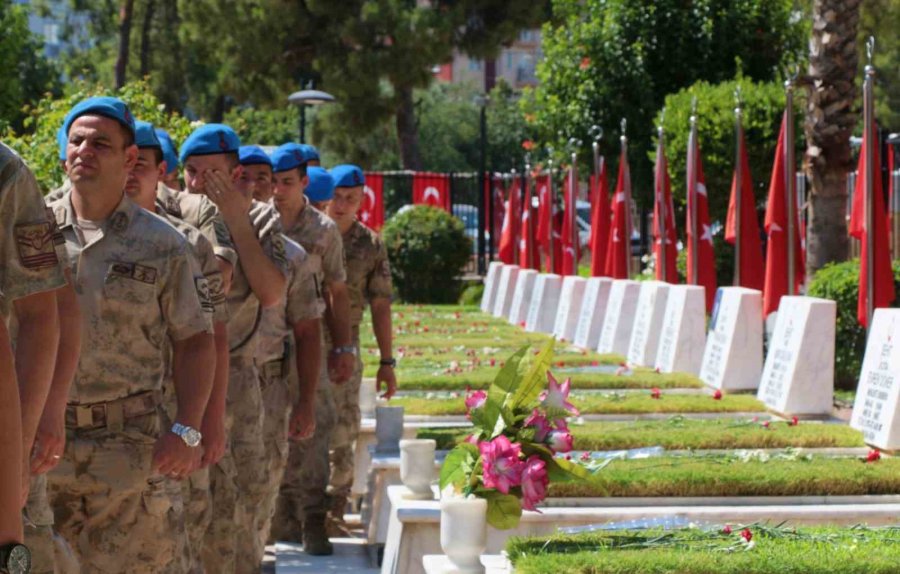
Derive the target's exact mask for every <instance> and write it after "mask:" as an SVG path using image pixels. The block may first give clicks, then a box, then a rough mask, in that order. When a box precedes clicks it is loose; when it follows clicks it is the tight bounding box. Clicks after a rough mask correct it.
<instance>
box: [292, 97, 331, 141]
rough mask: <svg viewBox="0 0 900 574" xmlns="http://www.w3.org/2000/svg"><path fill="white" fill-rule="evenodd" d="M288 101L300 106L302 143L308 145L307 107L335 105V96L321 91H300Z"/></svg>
mask: <svg viewBox="0 0 900 574" xmlns="http://www.w3.org/2000/svg"><path fill="white" fill-rule="evenodd" d="M288 101H289V102H290V103H292V104H294V105H296V106H300V143H306V106H318V105H320V104H331V103H334V101H335V99H334V96H332V95H331V94H329V93H328V92H323V91H321V90H300V91H299V92H294V93H293V94H291V95H290V96H288Z"/></svg>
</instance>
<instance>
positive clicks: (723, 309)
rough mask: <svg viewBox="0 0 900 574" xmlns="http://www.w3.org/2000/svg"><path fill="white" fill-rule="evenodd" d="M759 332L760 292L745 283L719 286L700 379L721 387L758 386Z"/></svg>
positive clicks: (760, 359) (759, 368)
mask: <svg viewBox="0 0 900 574" xmlns="http://www.w3.org/2000/svg"><path fill="white" fill-rule="evenodd" d="M762 332H763V317H762V293H760V292H759V291H756V290H755V289H747V288H744V287H720V288H719V290H718V291H717V292H716V304H715V307H714V308H713V316H712V319H711V320H710V323H709V334H708V336H707V338H706V349H705V350H704V352H703V364H702V366H701V368H700V379H701V380H702V381H703V382H704V383H706V384H707V385H709V386H710V387H712V388H714V389H721V390H723V391H742V390H755V389H757V388H758V387H759V378H760V376H761V375H762V365H763V357H762V355H763V335H762Z"/></svg>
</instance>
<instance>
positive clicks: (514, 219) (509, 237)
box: [497, 178, 522, 265]
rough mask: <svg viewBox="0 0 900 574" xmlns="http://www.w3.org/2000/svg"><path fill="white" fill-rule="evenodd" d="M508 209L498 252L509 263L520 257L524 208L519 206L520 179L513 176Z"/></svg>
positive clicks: (500, 257) (507, 204) (501, 258)
mask: <svg viewBox="0 0 900 574" xmlns="http://www.w3.org/2000/svg"><path fill="white" fill-rule="evenodd" d="M507 195H508V197H507V200H506V211H505V215H504V217H503V228H502V229H501V230H500V250H499V251H498V253H497V256H498V257H499V259H500V261H502V262H504V263H506V264H507V265H512V264H514V263H516V261H517V259H518V257H516V255H517V254H518V250H517V247H518V237H519V222H520V218H521V216H522V215H521V213H522V210H521V208H520V207H519V180H518V178H513V180H512V182H511V183H510V185H509V193H508V194H507Z"/></svg>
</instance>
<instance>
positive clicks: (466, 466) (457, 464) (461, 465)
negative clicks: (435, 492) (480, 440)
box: [440, 442, 480, 490]
mask: <svg viewBox="0 0 900 574" xmlns="http://www.w3.org/2000/svg"><path fill="white" fill-rule="evenodd" d="M479 455H480V452H479V450H478V447H477V446H475V445H474V444H470V443H467V442H464V443H462V444H458V445H456V447H455V448H454V449H453V450H451V451H450V453H449V454H448V455H447V458H445V459H444V464H443V465H442V466H441V480H440V485H441V490H443V489H444V488H446V487H447V486H448V485H451V484H452V485H453V487H454V488H455V489H457V490H462V489H463V488H464V487H465V486H466V484H468V483H469V481H470V477H471V474H472V471H473V470H474V469H475V465H476V464H477V462H478V457H479Z"/></svg>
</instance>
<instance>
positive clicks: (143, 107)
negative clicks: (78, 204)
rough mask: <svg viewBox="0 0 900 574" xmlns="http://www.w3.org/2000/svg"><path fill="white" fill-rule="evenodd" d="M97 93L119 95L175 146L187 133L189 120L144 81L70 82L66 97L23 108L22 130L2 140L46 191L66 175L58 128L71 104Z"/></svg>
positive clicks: (42, 101) (140, 117) (137, 116)
mask: <svg viewBox="0 0 900 574" xmlns="http://www.w3.org/2000/svg"><path fill="white" fill-rule="evenodd" d="M98 95H114V96H117V97H119V98H122V100H124V101H125V102H126V103H127V104H128V106H129V107H130V108H131V112H132V114H133V115H134V117H135V118H137V119H140V120H144V121H148V122H150V123H152V124H154V125H156V126H158V127H162V128H165V129H166V130H167V131H168V132H169V134H170V135H171V136H172V139H173V140H174V141H175V144H176V145H178V144H179V143H180V142H181V141H183V140H184V138H186V137H187V135H188V134H189V133H190V130H191V126H190V124H189V123H188V121H187V120H186V119H184V118H183V117H181V116H179V115H177V114H173V113H170V112H168V111H167V110H166V108H165V106H164V105H163V104H161V103H159V100H157V99H156V97H155V96H153V94H152V93H150V90H149V87H148V86H147V84H146V83H145V82H132V83H130V84H126V85H125V86H124V87H123V88H122V89H121V90H118V91H115V90H109V89H106V88H104V87H103V86H100V85H90V84H87V83H84V82H75V83H72V84H70V85H69V86H68V87H67V92H66V95H65V96H63V97H61V98H58V99H54V98H45V99H43V100H41V101H40V102H38V103H37V104H36V105H35V106H34V107H28V108H26V112H27V117H26V118H25V120H24V131H23V132H22V133H18V134H15V133H11V132H10V133H7V134H5V135H4V136H3V141H4V143H6V144H7V145H9V146H10V147H12V148H13V149H15V150H16V151H17V152H18V153H19V154H20V155H21V156H22V157H23V158H24V159H25V161H26V162H28V166H29V167H30V168H31V170H32V171H33V172H34V174H35V176H36V177H37V180H38V183H39V184H40V185H41V188H42V189H43V190H44V191H45V192H47V191H50V190H51V189H53V188H55V187H57V186H58V185H60V183H61V182H62V180H63V177H64V175H65V174H64V172H63V170H62V168H61V167H60V165H59V147H58V146H57V143H56V132H57V130H59V127H60V126H61V125H62V124H63V120H64V119H65V116H66V114H67V113H68V112H69V110H70V109H71V108H72V106H74V105H75V104H77V103H78V102H80V101H81V100H83V99H85V98H88V97H90V96H98Z"/></svg>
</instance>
